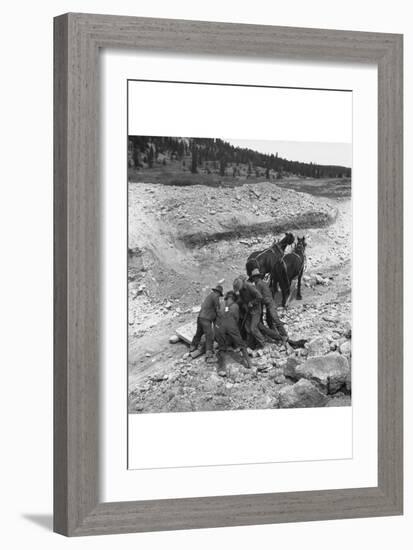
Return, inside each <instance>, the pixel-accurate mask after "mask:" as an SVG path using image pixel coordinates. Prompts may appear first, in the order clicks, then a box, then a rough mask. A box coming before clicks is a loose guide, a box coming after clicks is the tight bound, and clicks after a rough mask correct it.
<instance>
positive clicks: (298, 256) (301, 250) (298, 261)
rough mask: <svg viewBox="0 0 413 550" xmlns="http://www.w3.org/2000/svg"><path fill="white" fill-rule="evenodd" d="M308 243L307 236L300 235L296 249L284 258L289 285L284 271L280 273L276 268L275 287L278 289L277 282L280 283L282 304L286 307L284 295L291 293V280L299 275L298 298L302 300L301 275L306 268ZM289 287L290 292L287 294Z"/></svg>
mask: <svg viewBox="0 0 413 550" xmlns="http://www.w3.org/2000/svg"><path fill="white" fill-rule="evenodd" d="M306 246H307V243H306V242H305V237H298V239H297V244H296V245H295V247H294V250H293V251H292V252H290V253H289V254H286V255H285V256H284V258H283V263H284V266H285V269H286V271H287V278H288V287H287V285H286V284H285V277H284V274H283V273H279V271H278V269H277V268H276V269H275V270H274V287H275V291H276V290H277V283H279V284H280V287H281V291H282V295H283V301H282V305H283V306H284V307H285V304H286V299H285V298H284V296H288V295H289V293H290V285H291V281H292V280H293V279H295V278H296V277H297V300H302V296H301V277H302V276H303V272H304V268H305V248H306ZM287 288H288V294H286V292H287Z"/></svg>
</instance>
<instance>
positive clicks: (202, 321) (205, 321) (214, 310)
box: [189, 285, 224, 361]
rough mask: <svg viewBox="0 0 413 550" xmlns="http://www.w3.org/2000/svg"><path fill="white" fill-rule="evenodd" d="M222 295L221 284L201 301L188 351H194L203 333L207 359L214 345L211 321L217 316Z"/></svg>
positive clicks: (209, 357)
mask: <svg viewBox="0 0 413 550" xmlns="http://www.w3.org/2000/svg"><path fill="white" fill-rule="evenodd" d="M223 295H224V289H223V288H222V286H221V285H217V286H216V287H214V288H213V289H212V290H211V292H210V293H209V294H208V296H207V297H206V298H205V300H204V301H203V302H202V306H201V311H200V312H199V315H198V319H197V325H196V333H195V336H194V337H193V339H192V343H191V347H190V348H189V350H190V351H194V350H196V349H197V347H198V346H199V342H200V341H201V337H202V335H203V334H205V345H206V357H205V359H206V360H207V361H208V360H209V359H211V358H212V355H213V354H212V350H213V346H214V331H213V326H212V324H213V322H214V321H215V319H216V318H217V316H218V313H219V309H220V303H219V299H220V297H222V296H223Z"/></svg>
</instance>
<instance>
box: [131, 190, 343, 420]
mask: <svg viewBox="0 0 413 550" xmlns="http://www.w3.org/2000/svg"><path fill="white" fill-rule="evenodd" d="M281 183H282V185H275V184H274V183H269V182H264V183H256V184H245V185H242V186H240V187H235V188H209V187H206V186H201V185H197V186H188V187H173V186H164V185H159V184H139V183H133V184H129V262H128V266H129V269H128V277H129V287H128V288H129V410H130V412H161V411H197V410H224V409H239V408H242V409H244V408H268V407H283V408H284V407H302V406H340V405H349V404H350V402H351V398H350V393H351V392H350V379H351V377H350V370H351V327H350V324H349V323H350V319H351V302H350V299H351V295H350V291H351V272H350V251H351V234H350V230H351V201H350V200H349V196H348V193H347V196H343V194H344V193H343V191H341V192H340V194H339V196H337V193H335V192H334V189H335V188H334V182H326V184H325V185H324V186H323V185H320V184H321V182H320V180H318V181H317V182H315V183H316V186H315V189H316V190H315V192H314V193H311V189H312V187H311V185H312V182H311V181H309V180H305V181H304V182H303V189H305V191H306V192H300V191H298V190H297V188H298V187H299V182H297V181H295V182H292V184H291V185H289V183H288V182H281ZM304 185H305V186H304ZM293 186H294V190H293V189H290V188H289V187H293ZM297 186H298V187H297ZM344 195H345V194H344ZM286 230H291V231H292V232H294V233H295V234H296V235H299V236H301V235H303V234H306V235H307V240H308V248H307V267H306V272H305V275H304V279H303V281H304V284H303V288H302V294H303V300H302V301H301V302H299V301H296V300H295V299H294V292H293V294H292V300H291V302H290V304H289V307H288V309H287V310H286V311H284V310H282V309H281V308H280V309H279V313H280V317H281V318H282V319H283V321H284V322H285V323H286V325H287V328H288V332H289V334H290V337H291V338H293V339H299V338H306V339H308V341H309V344H307V347H306V348H305V349H302V350H297V351H294V350H293V349H292V348H287V349H282V348H280V347H279V346H276V345H274V344H270V343H269V344H268V345H267V347H266V349H265V350H264V351H263V352H262V353H261V352H258V355H256V353H257V352H251V355H252V356H253V357H252V362H253V368H252V369H246V368H245V367H244V366H243V365H242V361H240V357H239V355H238V354H237V353H236V352H234V353H232V354H229V355H228V357H227V376H226V377H219V376H218V375H217V372H216V365H214V364H211V365H208V364H206V363H205V360H204V358H203V357H200V358H197V359H190V357H189V356H188V355H187V352H188V348H187V346H186V345H185V344H183V343H181V342H180V343H177V344H175V345H173V344H170V343H169V337H170V336H171V335H172V334H174V333H175V330H176V328H178V327H179V326H181V325H183V324H186V323H188V321H190V320H193V319H195V318H196V314H197V311H198V309H199V305H200V303H201V302H202V300H203V298H204V297H205V296H206V294H207V293H208V292H209V290H210V288H211V286H213V285H215V284H216V283H217V282H218V281H221V282H222V284H223V286H224V288H225V289H226V290H227V289H229V288H231V286H232V281H233V279H234V278H235V277H236V276H237V275H238V274H240V273H243V272H244V270H245V262H246V259H247V257H248V255H249V254H250V253H251V252H252V251H253V250H256V249H264V248H265V247H266V246H268V245H270V244H271V243H272V242H273V240H274V238H279V237H280V236H281V234H282V232H283V231H286ZM254 355H256V356H254ZM317 358H320V359H317Z"/></svg>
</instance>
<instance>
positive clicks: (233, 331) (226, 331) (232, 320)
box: [215, 290, 251, 374]
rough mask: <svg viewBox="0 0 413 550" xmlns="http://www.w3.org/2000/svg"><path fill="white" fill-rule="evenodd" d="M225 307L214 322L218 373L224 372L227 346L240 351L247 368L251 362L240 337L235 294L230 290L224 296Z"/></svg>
mask: <svg viewBox="0 0 413 550" xmlns="http://www.w3.org/2000/svg"><path fill="white" fill-rule="evenodd" d="M224 303H225V307H224V309H222V310H221V311H220V313H219V315H218V317H217V319H216V321H215V338H216V340H217V342H218V373H219V374H221V373H223V372H225V369H224V353H225V351H226V350H227V346H228V344H231V345H232V346H233V347H235V348H240V349H241V354H242V357H243V359H244V361H245V363H246V366H247V367H248V368H250V367H251V361H250V358H249V356H248V352H247V346H246V344H245V342H244V340H243V339H242V337H241V334H240V331H239V328H238V322H239V307H238V304H237V303H236V301H235V294H234V292H233V291H232V290H230V291H229V292H227V293H226V294H225V298H224Z"/></svg>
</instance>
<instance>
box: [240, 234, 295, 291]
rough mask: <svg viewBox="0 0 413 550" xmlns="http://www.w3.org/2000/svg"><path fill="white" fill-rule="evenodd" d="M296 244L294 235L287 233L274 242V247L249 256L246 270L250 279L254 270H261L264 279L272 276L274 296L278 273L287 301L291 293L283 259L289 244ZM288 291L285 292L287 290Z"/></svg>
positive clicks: (271, 282) (271, 283) (271, 284)
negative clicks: (275, 273) (275, 275)
mask: <svg viewBox="0 0 413 550" xmlns="http://www.w3.org/2000/svg"><path fill="white" fill-rule="evenodd" d="M293 242H294V235H293V234H292V233H285V235H284V237H283V238H282V239H281V240H280V241H278V242H274V244H273V245H272V246H270V247H269V248H266V249H265V250H257V251H255V252H253V253H252V254H250V255H249V256H248V260H247V263H246V266H245V268H246V270H247V274H248V277H251V273H252V270H253V269H259V270H260V273H261V275H262V276H263V277H265V275H267V273H268V274H269V275H270V279H271V280H270V286H271V288H272V290H273V294H274V292H275V290H276V288H275V286H274V272H275V270H276V271H277V274H278V278H280V279H282V280H283V285H282V287H281V288H282V289H283V293H284V292H287V294H286V296H285V300H286V299H287V296H288V294H289V292H290V284H289V280H288V276H287V271H286V267H285V264H284V262H283V261H282V258H283V256H284V252H285V249H286V248H287V246H288V245H289V244H292V243H293ZM287 288H288V290H284V289H287Z"/></svg>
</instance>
